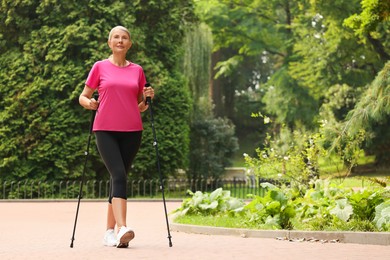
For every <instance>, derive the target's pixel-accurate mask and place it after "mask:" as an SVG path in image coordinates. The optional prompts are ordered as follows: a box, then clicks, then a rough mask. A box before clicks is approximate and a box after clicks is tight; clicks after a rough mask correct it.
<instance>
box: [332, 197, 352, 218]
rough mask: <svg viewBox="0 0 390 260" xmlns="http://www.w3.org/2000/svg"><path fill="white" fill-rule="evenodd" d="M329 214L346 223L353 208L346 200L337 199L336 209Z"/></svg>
mask: <svg viewBox="0 0 390 260" xmlns="http://www.w3.org/2000/svg"><path fill="white" fill-rule="evenodd" d="M329 212H330V214H332V215H335V216H336V217H338V218H339V219H341V220H344V221H348V219H349V217H350V216H351V215H352V214H353V208H352V206H351V204H349V202H348V200H347V199H339V200H336V207H334V208H333V209H332V210H330V211H329Z"/></svg>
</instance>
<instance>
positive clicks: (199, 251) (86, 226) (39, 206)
mask: <svg viewBox="0 0 390 260" xmlns="http://www.w3.org/2000/svg"><path fill="white" fill-rule="evenodd" d="M180 204H181V203H180V202H177V201H169V202H167V209H168V212H170V211H172V210H174V209H176V208H178V207H179V206H180ZM76 206H77V201H70V202H69V201H68V202H53V201H49V202H25V201H21V202H7V201H0V219H1V221H0V259H2V260H6V259H50V260H53V259H54V260H61V259H83V260H85V259H91V260H92V259H93V260H96V259H114V260H120V259H156V260H159V259H164V260H165V259H180V260H186V259H197V260H198V259H216V260H218V259H222V260H229V259H245V260H251V259H266V260H268V259H271V260H272V259H283V260H285V259H299V260H304V259H316V260H321V259H338V260H340V259H341V260H343V259H345V260H347V259H348V260H360V259H361V260H371V259H381V260H383V259H389V258H388V257H389V255H390V246H381V245H362V244H346V243H324V244H322V243H310V242H302V243H299V242H289V241H280V240H276V239H270V238H251V237H249V238H242V237H240V236H225V235H201V234H188V233H184V232H171V235H172V242H173V247H169V246H168V238H167V229H166V223H165V216H164V208H163V204H162V202H161V201H152V202H151V201H131V200H130V201H129V202H128V213H129V215H128V224H129V226H131V227H133V228H134V230H135V232H136V236H135V239H134V240H133V241H132V242H131V244H130V247H129V248H127V249H117V248H109V247H104V246H103V245H102V235H103V233H104V230H105V215H106V203H105V202H93V201H82V202H81V205H80V213H79V218H78V223H77V229H76V236H75V238H76V240H75V241H74V248H70V239H71V237H72V232H73V224H74V217H75V212H76Z"/></svg>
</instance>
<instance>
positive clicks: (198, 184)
mask: <svg viewBox="0 0 390 260" xmlns="http://www.w3.org/2000/svg"><path fill="white" fill-rule="evenodd" d="M163 182H164V191H165V193H164V194H165V197H166V198H185V197H188V196H189V195H188V192H187V191H188V190H191V191H193V192H195V191H202V192H211V191H213V190H215V189H217V188H220V187H221V188H223V189H224V190H230V192H231V196H233V197H237V198H247V194H257V195H261V194H262V192H263V190H262V189H261V187H259V185H258V184H256V183H257V182H255V181H254V180H253V179H252V180H251V179H238V178H233V179H221V180H212V179H197V180H188V179H165V180H163ZM80 185H81V181H52V182H49V181H45V182H41V181H18V182H16V181H11V182H9V181H4V182H0V191H1V194H0V199H77V198H78V194H79V190H80ZM109 187H110V183H109V181H95V180H88V181H85V182H84V183H83V192H82V198H84V199H104V198H107V197H108V193H109ZM127 191H128V197H129V198H161V195H162V194H161V185H160V181H159V180H158V179H152V180H131V181H128V183H127Z"/></svg>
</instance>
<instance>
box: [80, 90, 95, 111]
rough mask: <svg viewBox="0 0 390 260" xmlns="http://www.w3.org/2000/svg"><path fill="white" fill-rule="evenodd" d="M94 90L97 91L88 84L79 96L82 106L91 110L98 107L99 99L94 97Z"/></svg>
mask: <svg viewBox="0 0 390 260" xmlns="http://www.w3.org/2000/svg"><path fill="white" fill-rule="evenodd" d="M93 92H95V90H94V89H92V88H90V87H88V86H87V85H86V86H85V87H84V89H83V92H81V94H80V96H79V103H80V105H81V106H83V107H84V108H86V109H90V110H96V109H98V107H99V101H98V100H95V99H94V98H93V97H92V94H93Z"/></svg>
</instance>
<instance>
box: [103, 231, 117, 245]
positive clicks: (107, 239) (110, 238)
mask: <svg viewBox="0 0 390 260" xmlns="http://www.w3.org/2000/svg"><path fill="white" fill-rule="evenodd" d="M103 245H105V246H116V237H115V232H114V230H113V229H108V230H107V231H106V233H105V234H104V238H103Z"/></svg>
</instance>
